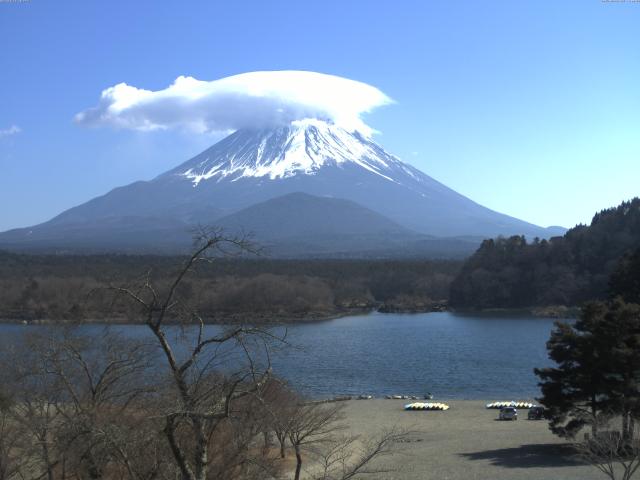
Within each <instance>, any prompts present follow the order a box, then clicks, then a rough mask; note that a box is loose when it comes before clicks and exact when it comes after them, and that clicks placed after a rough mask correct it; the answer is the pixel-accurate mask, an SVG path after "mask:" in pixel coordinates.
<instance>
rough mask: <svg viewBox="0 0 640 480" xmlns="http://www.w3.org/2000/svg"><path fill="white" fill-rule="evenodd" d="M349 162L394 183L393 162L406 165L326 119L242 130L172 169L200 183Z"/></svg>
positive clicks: (283, 175)
mask: <svg viewBox="0 0 640 480" xmlns="http://www.w3.org/2000/svg"><path fill="white" fill-rule="evenodd" d="M347 163H355V164H357V165H359V166H360V167H362V168H364V169H365V170H368V171H369V172H371V173H374V174H376V175H379V176H380V177H383V178H385V179H386V180H389V181H392V182H396V180H395V179H393V177H392V171H393V170H394V168H393V167H394V166H395V167H396V168H397V167H401V168H403V167H404V166H405V164H404V163H403V162H402V161H400V160H399V159H398V158H396V157H394V156H393V155H391V154H389V153H387V152H385V151H384V150H383V149H382V148H381V147H379V146H378V145H377V144H376V143H374V142H373V141H371V140H370V139H369V138H367V137H365V136H363V135H362V134H360V133H358V132H349V131H347V130H345V129H344V128H341V127H339V126H337V125H335V124H332V123H329V122H326V121H321V120H303V121H296V122H293V123H291V124H290V125H286V126H282V127H278V128H275V129H270V130H239V131H237V132H235V133H233V134H232V135H230V136H229V137H227V138H225V139H224V140H222V141H221V142H220V143H218V144H216V145H215V146H214V147H213V148H212V149H209V150H207V151H206V152H203V153H202V154H201V155H199V156H198V157H196V158H194V159H192V160H190V161H189V162H187V163H186V164H183V165H181V166H180V167H178V169H176V170H173V171H172V173H173V174H174V175H175V174H177V175H181V176H182V177H185V178H187V179H189V180H190V181H191V182H192V183H193V185H194V186H198V185H199V184H201V182H203V181H206V180H216V181H221V180H223V179H226V180H230V181H236V180H239V179H241V178H248V177H260V178H268V179H270V180H276V179H285V178H290V177H293V176H296V175H300V174H304V175H314V174H316V173H317V172H318V171H320V169H322V168H323V167H325V166H338V167H340V166H343V165H344V164H347ZM403 169H404V168H403Z"/></svg>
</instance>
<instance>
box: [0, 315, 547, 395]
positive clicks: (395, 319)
mask: <svg viewBox="0 0 640 480" xmlns="http://www.w3.org/2000/svg"><path fill="white" fill-rule="evenodd" d="M45 328H50V327H39V326H22V325H9V324H3V325H0V338H1V339H2V340H3V342H9V343H15V342H18V341H19V340H18V339H19V338H20V337H21V336H22V335H23V333H24V332H27V331H32V330H33V329H45ZM82 328H83V329H84V330H85V331H86V333H88V334H91V335H96V336H98V337H99V336H100V335H102V333H103V327H100V326H95V325H92V326H85V327H82ZM117 328H118V330H121V331H123V332H124V333H125V334H126V335H127V336H131V337H137V338H141V337H142V338H144V337H145V336H147V335H148V331H147V330H146V327H144V326H140V325H127V326H119V327H117ZM210 328H211V329H212V330H215V329H216V328H217V327H210ZM552 328H553V320H551V319H544V318H533V317H528V316H495V315H494V316H468V315H459V314H453V313H449V312H445V313H426V314H378V313H376V314H369V315H359V316H352V317H345V318H340V319H336V320H331V321H324V322H319V323H310V324H295V325H289V326H288V327H287V340H288V342H289V344H290V345H291V346H289V347H285V348H279V349H278V351H276V352H275V353H274V354H273V358H272V364H273V368H274V371H275V373H276V374H278V375H280V376H281V377H284V378H286V379H287V380H289V381H290V382H291V383H292V384H293V385H294V386H295V387H297V388H298V389H300V390H301V391H303V392H304V393H306V394H308V395H310V396H313V397H316V398H323V397H329V396H334V395H343V394H351V395H357V394H361V393H365V394H371V395H375V396H381V395H386V394H401V395H402V394H406V395H422V394H424V393H425V392H431V393H433V394H434V395H435V397H436V398H438V399H496V400H498V399H503V400H510V399H518V398H522V399H525V398H533V397H535V396H538V395H539V390H538V387H537V379H536V377H535V375H534V374H533V368H534V367H543V366H548V365H551V363H550V361H549V360H548V358H547V354H546V349H545V342H546V341H547V340H548V338H549V333H550V331H551V329H552ZM280 332H281V331H280ZM276 333H278V330H276Z"/></svg>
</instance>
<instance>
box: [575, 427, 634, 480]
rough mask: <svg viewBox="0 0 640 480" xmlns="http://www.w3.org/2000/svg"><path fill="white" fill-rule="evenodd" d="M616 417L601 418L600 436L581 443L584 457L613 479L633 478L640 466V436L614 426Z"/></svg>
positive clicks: (578, 447)
mask: <svg viewBox="0 0 640 480" xmlns="http://www.w3.org/2000/svg"><path fill="white" fill-rule="evenodd" d="M612 420H613V417H611V416H609V417H605V416H602V417H601V418H600V419H599V420H598V422H597V423H598V425H597V432H598V433H597V435H596V436H589V435H588V434H586V435H585V440H584V441H583V442H581V443H579V444H577V449H578V452H579V453H580V456H581V457H582V458H584V459H585V460H586V461H587V462H589V463H590V464H591V465H593V466H594V467H596V468H597V469H598V470H600V471H601V472H602V473H603V474H604V475H605V476H607V477H608V478H610V479H611V480H630V479H631V478H632V477H633V476H634V474H635V473H636V472H637V471H638V468H640V435H638V433H636V432H633V433H632V434H631V437H629V434H627V435H623V434H622V432H621V431H620V430H616V429H611V425H612Z"/></svg>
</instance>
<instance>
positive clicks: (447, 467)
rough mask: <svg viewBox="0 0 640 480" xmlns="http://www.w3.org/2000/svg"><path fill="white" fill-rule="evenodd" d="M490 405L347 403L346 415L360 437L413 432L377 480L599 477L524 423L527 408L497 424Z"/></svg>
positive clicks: (543, 428) (539, 424)
mask: <svg viewBox="0 0 640 480" xmlns="http://www.w3.org/2000/svg"><path fill="white" fill-rule="evenodd" d="M494 400H504V399H491V400H489V401H494ZM489 401H477V400H473V401H471V400H452V401H447V402H446V403H447V404H448V405H450V407H451V408H450V409H449V410H448V411H445V412H438V411H432V412H429V411H404V410H403V405H404V404H406V403H409V402H410V401H407V400H385V399H373V400H350V401H348V402H345V413H346V416H347V419H346V421H347V423H348V425H349V428H350V429H351V431H352V432H353V433H357V434H361V435H363V436H364V437H368V436H373V435H376V433H377V432H380V431H381V430H383V429H389V428H392V427H394V426H397V427H400V428H404V429H410V430H413V431H415V432H416V433H414V434H412V435H411V437H410V441H408V442H406V443H402V444H400V445H399V449H400V450H401V451H402V454H401V455H393V456H392V457H387V458H385V459H384V462H385V463H386V464H387V465H390V466H392V467H393V468H394V470H395V471H394V473H386V474H381V475H380V476H378V477H377V478H379V479H422V480H424V479H438V480H476V479H478V480H479V479H495V480H499V479H505V480H507V479H509V480H520V479H531V480H533V479H536V480H539V479H550V480H551V479H553V480H574V479H575V480H590V479H601V478H604V477H603V476H602V474H601V473H600V472H598V471H597V470H596V469H595V468H594V467H591V466H589V465H585V464H584V463H583V462H581V461H580V460H579V459H577V458H576V457H575V456H574V455H572V450H571V448H570V447H569V446H568V445H567V443H566V442H564V441H563V440H562V439H560V438H558V437H556V436H555V435H553V434H552V433H551V432H550V431H549V429H548V426H547V422H546V421H544V420H541V421H530V420H527V410H520V411H519V417H520V418H519V419H518V421H498V420H496V419H497V417H498V411H497V410H488V409H486V408H485V404H486V403H488V402H489Z"/></svg>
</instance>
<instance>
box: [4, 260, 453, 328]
mask: <svg viewBox="0 0 640 480" xmlns="http://www.w3.org/2000/svg"><path fill="white" fill-rule="evenodd" d="M184 260H185V258H184V257H166V256H136V255H115V254H114V255H87V256H84V255H59V256H56V255H23V254H14V253H8V252H0V318H3V319H6V320H13V321H15V320H18V321H22V320H24V321H52V322H53V321H72V320H84V321H102V322H104V321H112V322H130V321H135V316H133V315H131V312H130V311H129V309H128V308H127V307H126V306H125V305H123V304H122V302H114V301H112V299H111V298H110V297H109V296H105V295H104V291H101V290H100V289H101V288H103V287H106V286H108V285H111V284H116V283H118V284H121V283H125V284H133V283H136V282H138V281H139V280H140V279H142V278H146V277H147V276H149V277H150V278H151V279H152V280H154V281H156V282H157V283H158V284H160V285H162V284H166V283H167V282H168V281H169V279H170V278H171V275H172V274H173V273H174V272H175V270H176V268H177V266H180V265H181V263H182V262H184ZM459 268H460V262H458V261H453V260H451V261H446V260H280V259H278V260H274V259H269V258H255V259H246V258H242V259H241V258H235V259H234V258H217V259H216V261H215V262H214V263H213V264H203V265H199V266H198V269H197V270H196V271H194V272H193V275H191V276H190V277H189V278H187V279H185V281H184V282H183V283H182V284H181V293H182V294H183V295H185V296H188V297H189V298H190V299H191V302H192V304H194V305H195V304H197V305H198V309H199V311H200V312H201V314H202V315H203V317H204V318H205V319H206V321H207V322H220V323H229V322H232V321H254V322H261V321H267V320H268V321H280V320H282V321H291V320H308V319H322V318H330V317H334V316H340V315H345V314H350V313H359V312H369V311H372V310H376V309H380V310H382V311H394V312H411V311H429V310H431V309H439V308H442V306H443V304H445V303H446V299H447V298H448V294H449V285H450V283H451V281H452V279H453V278H454V276H455V275H456V273H457V271H458V269H459ZM91 292H98V293H97V294H90V293H91Z"/></svg>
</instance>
